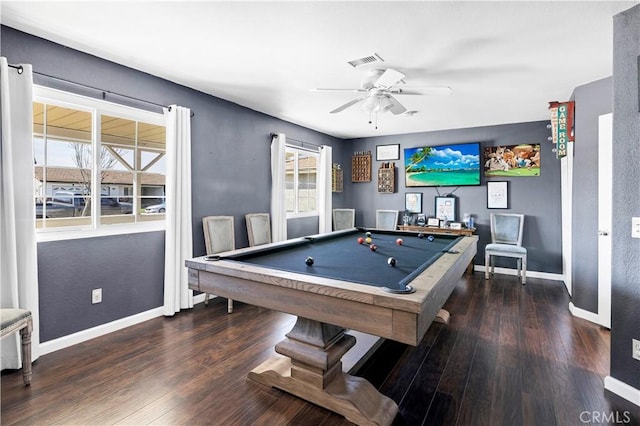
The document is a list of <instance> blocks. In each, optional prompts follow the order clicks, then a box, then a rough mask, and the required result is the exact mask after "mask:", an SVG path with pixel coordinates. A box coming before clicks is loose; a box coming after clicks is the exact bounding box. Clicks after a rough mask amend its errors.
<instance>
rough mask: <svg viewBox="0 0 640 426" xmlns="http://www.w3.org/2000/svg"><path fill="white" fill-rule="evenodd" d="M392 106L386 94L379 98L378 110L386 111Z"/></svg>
mask: <svg viewBox="0 0 640 426" xmlns="http://www.w3.org/2000/svg"><path fill="white" fill-rule="evenodd" d="M392 106H393V104H392V103H391V101H390V100H389V98H388V97H387V96H382V97H381V98H380V111H387V110H389V108H391V107H392Z"/></svg>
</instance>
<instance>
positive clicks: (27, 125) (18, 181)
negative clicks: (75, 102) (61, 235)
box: [0, 57, 40, 369]
mask: <svg viewBox="0 0 640 426" xmlns="http://www.w3.org/2000/svg"><path fill="white" fill-rule="evenodd" d="M32 92H33V74H32V70H31V65H22V68H21V72H19V70H17V69H15V68H11V67H9V65H8V63H7V59H6V58H4V57H0V98H1V99H0V105H1V106H0V108H1V113H2V114H1V115H2V140H1V143H0V171H1V173H0V287H1V289H0V291H1V294H0V296H1V299H0V300H1V303H2V307H3V308H21V309H28V310H30V311H31V315H32V317H33V333H32V335H31V339H32V340H31V341H32V345H31V357H32V360H35V359H37V358H38V356H39V352H40V351H39V344H40V321H39V313H38V257H37V246H36V226H35V216H36V215H35V203H34V194H35V190H34V174H33V159H34V156H33V96H32ZM18 334H19V333H16V334H15V335H14V336H13V337H12V338H9V337H7V338H5V339H3V340H2V345H1V346H2V356H1V361H0V368H2V369H5V368H11V369H17V368H20V367H21V366H22V362H21V359H20V357H21V354H20V350H19V348H20V345H19V344H18Z"/></svg>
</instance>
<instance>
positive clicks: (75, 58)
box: [0, 26, 347, 342]
mask: <svg viewBox="0 0 640 426" xmlns="http://www.w3.org/2000/svg"><path fill="white" fill-rule="evenodd" d="M1 31H2V32H1V46H0V48H1V51H2V55H3V56H6V57H7V58H8V60H9V63H12V64H16V63H30V64H32V65H33V69H34V71H35V72H39V73H44V74H48V75H53V76H56V77H60V78H63V79H65V80H70V81H73V82H77V83H81V84H84V85H88V86H93V87H98V88H101V89H105V90H108V91H112V92H115V93H122V94H126V95H127V96H131V97H134V98H138V99H144V100H147V101H151V102H154V103H157V104H160V105H170V104H173V103H175V104H178V105H182V106H186V107H189V108H191V109H192V111H193V112H194V113H195V116H194V117H193V118H192V121H191V125H192V128H191V130H192V186H193V206H192V207H193V240H194V243H193V245H194V255H202V254H204V237H203V232H202V222H201V218H202V217H203V216H206V215H233V216H234V217H235V224H236V235H235V237H236V245H237V246H238V247H243V246H247V245H248V240H247V233H246V224H245V219H244V215H245V213H252V212H268V211H269V205H270V195H269V194H270V192H271V189H270V185H271V177H270V175H271V172H270V165H269V158H270V148H269V144H270V141H271V137H270V134H271V133H272V132H276V133H278V132H283V133H286V134H287V136H288V137H290V138H294V139H297V140H301V141H305V142H309V143H312V144H327V145H332V146H333V152H334V155H335V156H336V158H341V157H343V155H344V154H343V151H344V152H346V151H347V150H346V148H345V144H344V142H342V141H340V140H338V139H335V138H333V137H330V136H327V135H324V134H321V133H318V132H315V131H312V130H309V129H306V128H303V127H300V126H297V125H294V124H291V123H288V122H285V121H282V120H278V119H276V118H273V117H270V116H267V115H265V114H261V113H258V112H256V111H253V110H250V109H247V108H243V107H240V106H238V105H236V104H233V103H230V102H226V101H223V100H221V99H218V98H215V97H212V96H209V95H205V94H203V93H201V92H198V91H195V90H192V89H188V88H186V87H184V86H180V85H177V84H174V83H171V82H168V81H166V80H163V79H160V78H158V77H154V76H151V75H148V74H145V73H142V72H139V71H136V70H133V69H130V68H127V67H124V66H121V65H118V64H114V63H112V62H108V61H105V60H103V59H100V58H97V57H95V56H91V55H88V54H85V53H81V52H78V51H76V50H73V49H69V48H66V47H64V46H61V45H58V44H55V43H52V42H49V41H47V40H43V39H41V38H38V37H34V36H32V35H28V34H25V33H23V32H20V31H17V30H14V29H12V28H9V27H6V26H2V28H1ZM34 80H35V82H36V83H37V84H41V85H45V86H52V87H56V88H59V89H63V90H67V91H70V92H76V93H81V94H84V95H87V96H97V97H101V95H102V94H101V93H96V92H94V91H91V90H84V89H81V88H79V87H78V86H76V85H68V84H61V83H55V82H54V81H52V80H51V79H46V78H42V77H39V76H37V75H36V76H34ZM107 100H110V101H112V102H118V103H125V104H129V105H132V106H135V107H139V108H143V109H152V110H156V111H160V109H159V108H154V107H150V106H149V105H147V104H144V103H137V102H135V101H127V100H126V99H124V98H122V97H116V96H109V95H107ZM346 195H347V192H344V193H339V194H335V197H334V203H335V205H336V207H340V206H341V205H342V204H344V199H345V197H346ZM314 226H315V230H317V219H316V220H315V222H314V221H313V220H309V219H301V220H300V221H290V223H289V230H290V235H291V236H296V235H305V234H309V233H311V232H314V228H313V227H314ZM163 253H164V232H155V233H143V234H135V235H121V236H112V237H105V238H85V239H79V240H70V241H59V242H47V243H40V244H38V254H39V262H38V267H39V291H40V301H41V305H40V309H41V316H40V318H41V324H42V331H41V341H42V342H46V341H49V340H51V339H54V338H57V337H60V336H64V335H68V334H71V333H74V332H77V331H80V330H84V329H87V328H91V327H94V326H96V325H99V324H105V323H108V322H111V321H114V320H117V319H120V318H123V317H127V316H130V315H133V314H136V313H139V312H143V311H146V310H148V309H152V308H154V307H158V306H161V305H162V301H163V296H162V294H163V275H164V254H163ZM97 287H102V288H103V302H102V304H98V305H91V290H92V289H93V288H97Z"/></svg>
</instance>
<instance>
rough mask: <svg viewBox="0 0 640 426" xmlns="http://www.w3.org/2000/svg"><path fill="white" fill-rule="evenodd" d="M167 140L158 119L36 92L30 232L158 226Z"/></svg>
mask: <svg viewBox="0 0 640 426" xmlns="http://www.w3.org/2000/svg"><path fill="white" fill-rule="evenodd" d="M165 137H166V136H165V120H164V116H163V115H162V114H158V113H152V112H148V111H142V110H137V109H134V108H129V107H124V106H121V105H117V104H112V103H110V102H105V101H100V100H96V99H91V98H86V97H83V96H79V95H73V94H70V93H65V92H60V91H57V90H53V89H47V88H42V87H36V90H35V98H34V103H33V144H34V157H35V158H34V179H35V182H34V183H35V188H36V190H35V197H34V202H35V207H36V227H37V228H38V229H39V230H40V231H45V230H50V229H56V230H61V229H62V230H63V229H66V230H73V231H78V230H83V231H96V230H99V229H102V230H104V229H107V228H109V227H111V229H112V230H113V229H115V228H117V226H113V225H121V226H125V225H127V226H128V231H127V232H131V227H132V226H133V227H143V222H144V223H148V222H156V223H157V224H159V225H161V226H163V225H164V216H165V215H164V212H165V208H164V202H165V180H166V158H165V153H166V141H165ZM147 228H149V227H148V226H147Z"/></svg>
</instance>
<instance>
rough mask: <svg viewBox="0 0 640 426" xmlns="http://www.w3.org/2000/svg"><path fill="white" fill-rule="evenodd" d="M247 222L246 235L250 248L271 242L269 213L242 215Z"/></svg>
mask: <svg viewBox="0 0 640 426" xmlns="http://www.w3.org/2000/svg"><path fill="white" fill-rule="evenodd" d="M244 217H245V219H246V220H247V235H248V236H249V245H250V246H252V247H253V246H259V245H262V244H267V243H270V242H271V220H270V219H269V213H249V214H246V215H244Z"/></svg>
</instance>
